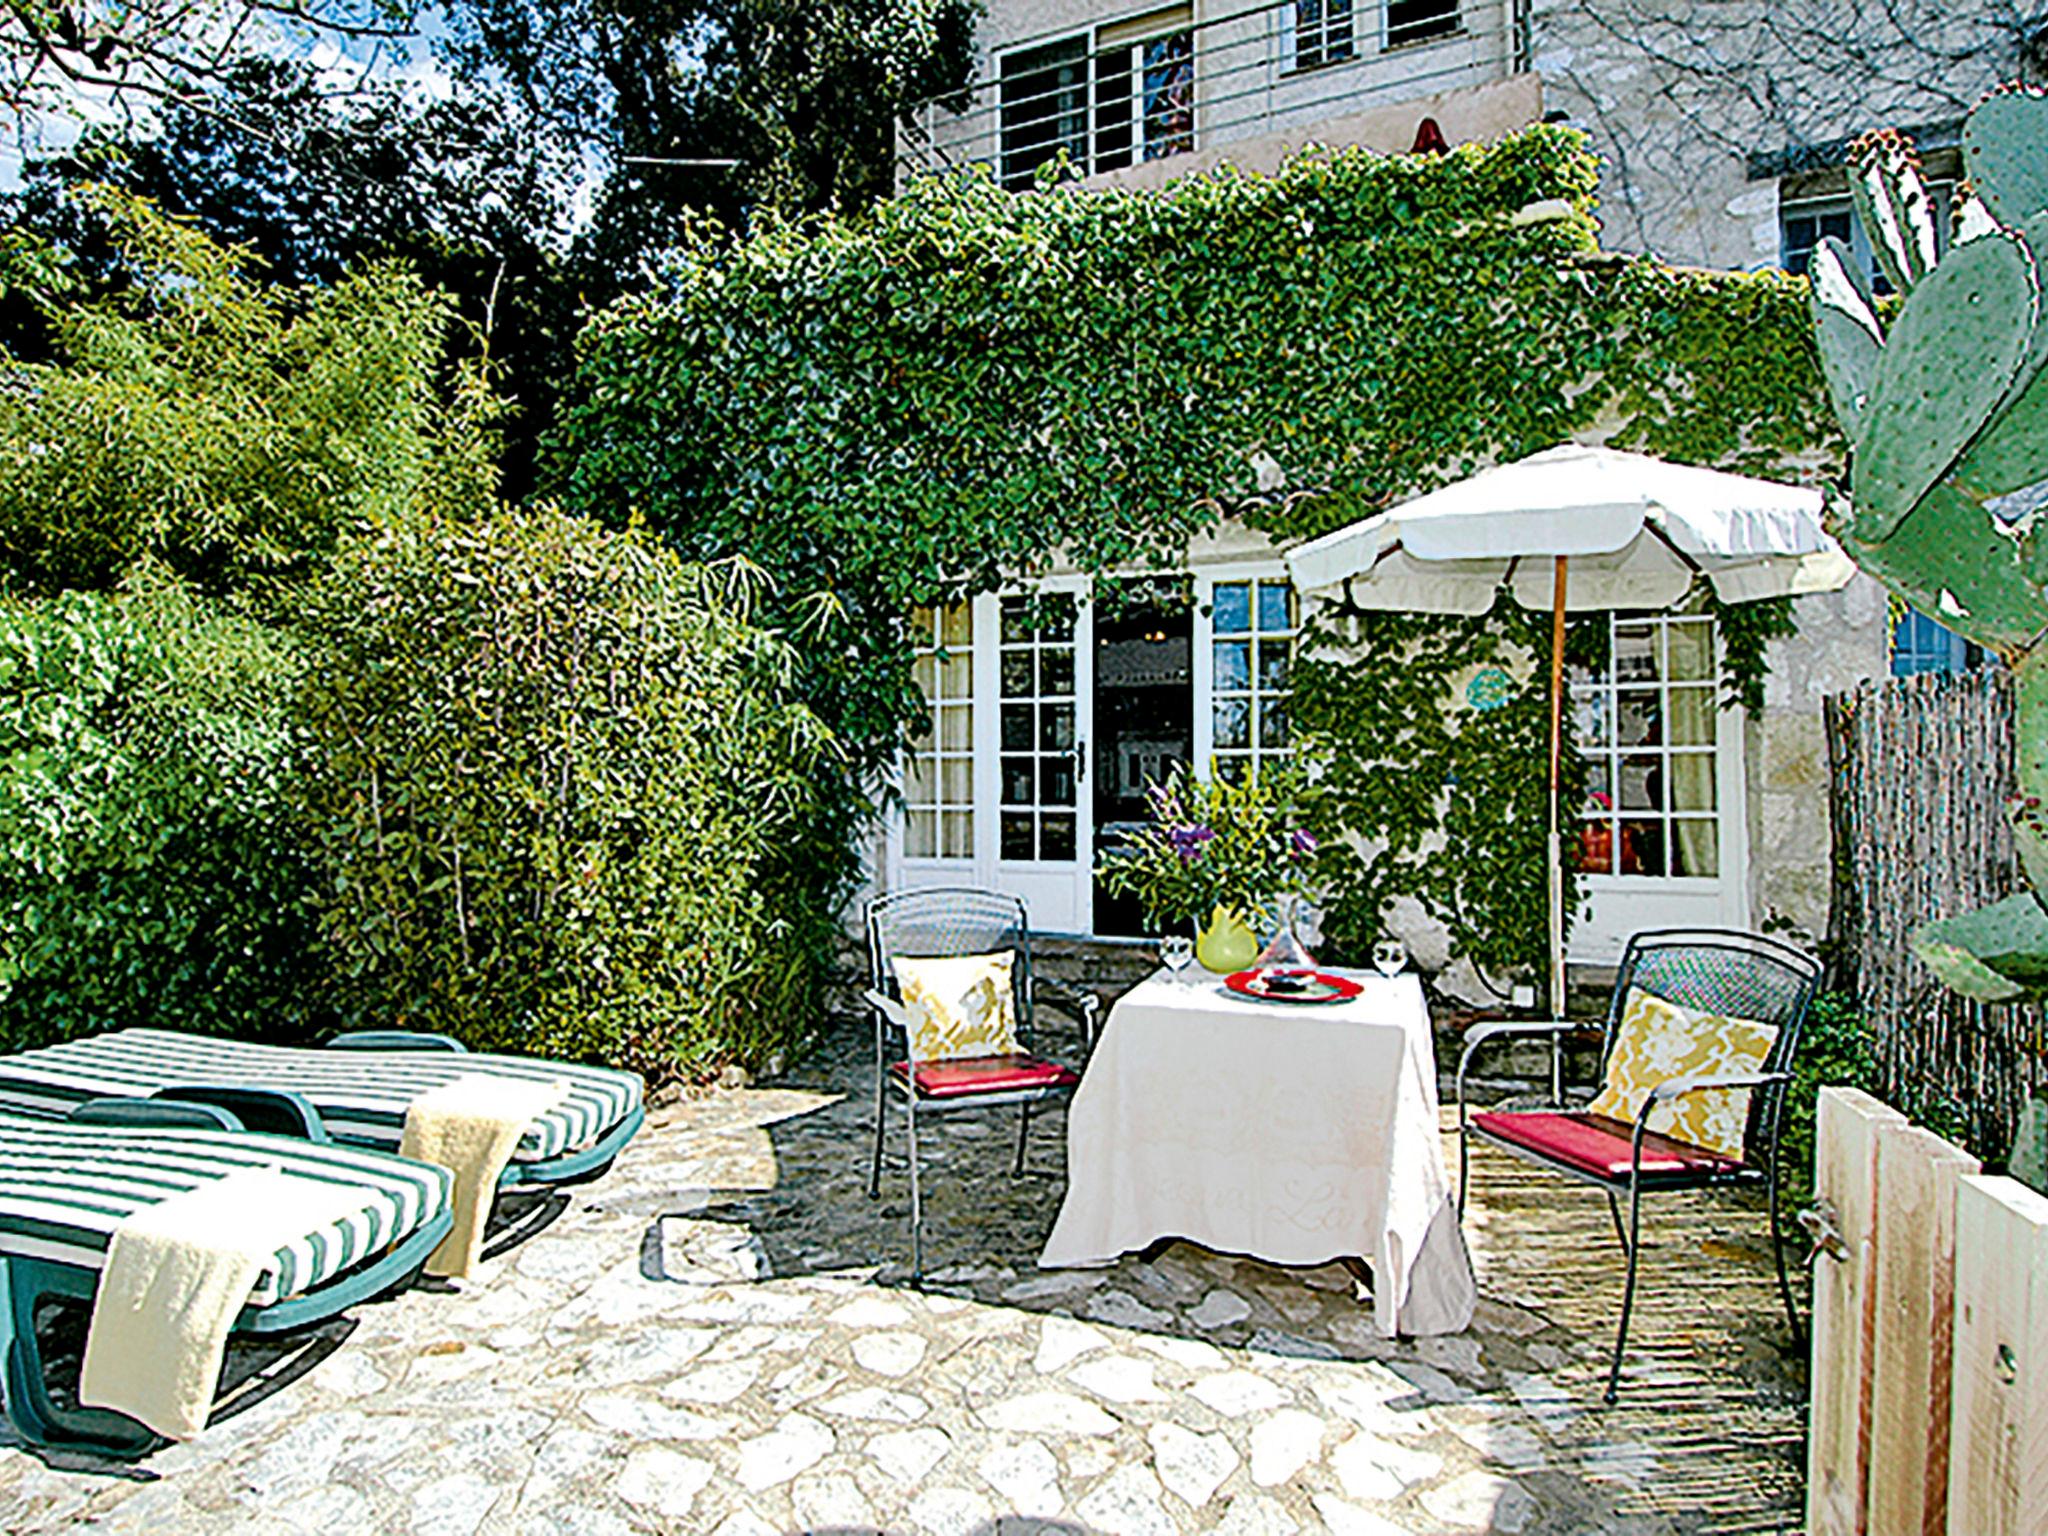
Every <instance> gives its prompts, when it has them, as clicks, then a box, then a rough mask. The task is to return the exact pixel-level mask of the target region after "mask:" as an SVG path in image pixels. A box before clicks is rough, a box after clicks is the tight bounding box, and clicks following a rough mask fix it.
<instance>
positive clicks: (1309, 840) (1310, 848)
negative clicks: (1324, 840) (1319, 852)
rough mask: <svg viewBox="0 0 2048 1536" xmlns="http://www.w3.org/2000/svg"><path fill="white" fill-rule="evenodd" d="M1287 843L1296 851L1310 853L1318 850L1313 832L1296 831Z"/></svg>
mask: <svg viewBox="0 0 2048 1536" xmlns="http://www.w3.org/2000/svg"><path fill="white" fill-rule="evenodd" d="M1287 843H1288V846H1289V847H1290V848H1292V849H1293V850H1294V851H1295V852H1296V853H1300V854H1310V853H1314V852H1315V851H1316V839H1315V834H1314V833H1313V832H1295V833H1293V834H1292V835H1291V836H1290V837H1289V838H1288V839H1287Z"/></svg>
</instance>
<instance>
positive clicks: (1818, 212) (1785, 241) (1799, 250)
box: [1778, 182, 1955, 293]
mask: <svg viewBox="0 0 2048 1536" xmlns="http://www.w3.org/2000/svg"><path fill="white" fill-rule="evenodd" d="M1927 191H1928V196H1929V198H1930V199H1931V200H1932V202H1933V204H1934V208H1933V212H1934V247H1935V250H1936V251H1937V252H1940V251H1946V250H1947V249H1948V240H1949V210H1950V209H1951V208H1952V207H1953V206H1954V203H1953V194H1954V191H1955V189H1954V188H1953V187H1952V186H1950V185H1949V184H1948V183H1946V182H1932V183H1930V184H1929V185H1928V188H1927ZM1829 236H1833V237H1834V238H1835V239H1837V240H1839V241H1841V242H1842V243H1843V244H1844V245H1846V246H1848V247H1849V253H1850V254H1851V255H1852V256H1853V257H1854V258H1855V259H1856V261H1857V262H1858V263H1859V264H1860V265H1861V266H1862V269H1863V270H1864V271H1865V272H1867V273H1868V274H1869V275H1870V282H1871V286H1872V287H1873V289H1874V290H1875V291H1876V292H1878V293H1890V292H1891V284H1890V283H1889V282H1888V281H1886V279H1885V275H1884V269H1883V268H1881V267H1880V266H1879V265H1878V263H1877V253H1876V252H1875V251H1873V250H1872V249H1871V248H1870V236H1869V235H1868V234H1866V233H1865V232H1864V229H1863V221H1862V220H1861V219H1859V218H1857V217H1856V210H1855V206H1854V205H1853V204H1852V203H1851V202H1850V201H1849V199H1848V198H1846V197H1818V198H1816V197H1808V198H1799V199H1797V200H1793V201H1786V202H1783V203H1780V204H1779V205H1778V264H1779V265H1780V266H1782V267H1783V268H1784V269H1785V270H1786V271H1787V272H1804V271H1806V270H1807V269H1808V268H1809V267H1810V266H1812V265H1813V253H1814V252H1815V251H1816V250H1818V249H1819V248H1820V243H1821V241H1822V240H1824V239H1826V238H1828V237H1829Z"/></svg>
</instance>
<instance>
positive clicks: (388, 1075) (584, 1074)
mask: <svg viewBox="0 0 2048 1536" xmlns="http://www.w3.org/2000/svg"><path fill="white" fill-rule="evenodd" d="M476 1074H483V1075H487V1076H499V1077H506V1078H516V1079H519V1080H521V1081H536V1080H537V1081H548V1080H550V1079H554V1080H565V1081H567V1082H568V1084H569V1097H568V1098H567V1099H566V1100H564V1101H563V1102H562V1103H561V1104H560V1105H558V1106H557V1107H556V1108H554V1109H551V1110H549V1111H548V1112H547V1113H546V1114H545V1115H543V1116H541V1117H540V1118H539V1119H538V1120H536V1121H535V1122H534V1123H533V1126H532V1127H531V1128H530V1129H529V1130H528V1131H527V1133H526V1134H525V1136H523V1137H522V1138H521V1139H520V1142H519V1147H518V1150H517V1151H516V1152H514V1154H513V1156H514V1157H516V1158H519V1159H520V1160H522V1161H527V1162H531V1161H535V1160H538V1159H541V1158H550V1157H559V1156H560V1155H561V1154H562V1153H564V1152H573V1151H575V1150H577V1149H579V1148H582V1147H587V1146H589V1145H590V1144H591V1143H592V1142H594V1141H596V1140H598V1139H599V1138H600V1137H602V1136H603V1135H604V1134H605V1133H606V1132H607V1131H609V1130H611V1129H612V1128H613V1127H614V1126H616V1125H617V1124H618V1123H619V1122H620V1121H621V1120H623V1119H625V1118H626V1116H628V1115H629V1114H631V1113H632V1112H633V1110H634V1109H635V1108H636V1107H638V1105H639V1103H640V1094H641V1082H640V1079H639V1078H638V1077H637V1076H636V1075H634V1074H633V1073H631V1072H615V1071H612V1070H610V1069H609V1068H605V1067H583V1066H574V1065H570V1064H568V1063H565V1062H559V1061H546V1060H541V1059H537V1058H533V1057H524V1056H481V1055H466V1054H458V1053H456V1052H453V1051H448V1052H443V1051H333V1050H305V1049H299V1048H295V1047H291V1046H279V1045H252V1044H249V1043H248V1042H246V1041H241V1040H217V1039H213V1038H211V1037H209V1036H205V1035H187V1034H180V1033H177V1032H175V1031H172V1030H165V1029H120V1030H115V1031H114V1032H113V1033H111V1034H105V1035H94V1036H92V1037H91V1038H90V1039H85V1040H70V1041H67V1042H65V1043H64V1044H62V1045H48V1046H44V1047H43V1048H42V1049H40V1050H34V1051H22V1052H20V1053H18V1054H16V1055H13V1056H0V1108H7V1109H18V1110H22V1111H24V1112H26V1113H28V1114H32V1115H55V1116H61V1115H65V1114H68V1113H69V1112H70V1111H71V1108H72V1106H74V1105H76V1104H81V1103H83V1102H85V1101H86V1100H88V1099H100V1098H115V1097H134V1098H148V1097H149V1096H150V1095H151V1094H153V1093H155V1092H156V1091H157V1090H158V1089H159V1088H170V1087H175V1086H179V1085H190V1084H195V1083H206V1084H210V1085H220V1084H233V1085H235V1086H237V1087H248V1088H275V1089H285V1090H289V1091H290V1092H293V1093H298V1094H303V1095H304V1096H305V1097H306V1098H307V1099H308V1100H310V1101H311V1103H312V1105H313V1107H314V1108H315V1109H317V1110H319V1111H320V1117H321V1119H323V1120H325V1121H326V1122H327V1129H328V1130H329V1131H330V1132H332V1133H333V1135H334V1136H335V1137H336V1138H337V1139H339V1140H342V1141H355V1142H361V1143H363V1144H365V1145H367V1146H383V1147H390V1148H391V1149H393V1150H394V1151H395V1150H396V1149H397V1147H398V1143H399V1140H400V1138H401V1137H402V1136H403V1135H404V1133H405V1110H406V1106H407V1105H409V1104H410V1103H412V1101H413V1100H414V1099H416V1098H418V1097H419V1095H420V1094H422V1093H424V1092H425V1091H426V1090H427V1089H429V1088H433V1087H435V1086H437V1085H439V1084H441V1083H445V1082H448V1081H450V1080H451V1079H453V1078H457V1077H468V1076H472V1075H476Z"/></svg>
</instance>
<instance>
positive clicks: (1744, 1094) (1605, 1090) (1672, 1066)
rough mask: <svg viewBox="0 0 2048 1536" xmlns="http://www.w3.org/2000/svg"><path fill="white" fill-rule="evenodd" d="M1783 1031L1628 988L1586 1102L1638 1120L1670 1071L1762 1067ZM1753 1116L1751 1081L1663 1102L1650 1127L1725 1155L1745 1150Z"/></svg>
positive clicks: (1700, 1073)
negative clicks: (1603, 1072)
mask: <svg viewBox="0 0 2048 1536" xmlns="http://www.w3.org/2000/svg"><path fill="white" fill-rule="evenodd" d="M1777 1038H1778V1031H1777V1030H1776V1029H1774V1028H1773V1027H1772V1026H1770V1025H1768V1024H1759V1023H1757V1021H1756V1020H1754V1019H1736V1018H1724V1017H1722V1016H1721V1015H1719V1014H1714V1013H1698V1012H1695V1011H1694V1010H1693V1009H1690V1008H1685V1007H1681V1006H1680V1005H1679V1004H1677V1003H1674V1002H1669V1001H1667V1000H1666V999H1664V998H1661V997H1658V996H1657V995H1656V994H1655V993H1651V992H1645V991H1643V990H1642V989H1641V988H1640V987H1630V988H1629V989H1628V998H1627V1000H1626V1001H1625V1002H1624V1003H1623V1005H1622V1010H1621V1026H1620V1028H1619V1029H1618V1030H1617V1031H1616V1032H1615V1037H1614V1051H1613V1054H1611V1055H1610V1056H1609V1057H1608V1058H1607V1081H1606V1083H1605V1085H1603V1086H1602V1088H1601V1089H1600V1093H1599V1095H1598V1097H1596V1098H1595V1099H1594V1100H1593V1102H1592V1103H1591V1104H1589V1105H1588V1106H1587V1109H1588V1110H1589V1111H1590V1112H1591V1113H1593V1114H1596V1115H1608V1116H1611V1117H1613V1118H1614V1119H1616V1120H1622V1121H1626V1122H1627V1123H1628V1124H1630V1125H1634V1124H1635V1120H1636V1116H1637V1115H1638V1114H1639V1113H1640V1112H1641V1111H1642V1107H1643V1101H1644V1100H1645V1099H1647V1098H1648V1097H1649V1096H1650V1090H1651V1089H1652V1088H1654V1087H1655V1086H1656V1085H1657V1084H1658V1083H1661V1082H1663V1081H1664V1080H1665V1079H1667V1078H1673V1077H1721V1076H1725V1075H1731V1074H1739V1073H1746V1072H1757V1071H1761V1070H1762V1068H1763V1064H1764V1058H1765V1057H1766V1056H1768V1055H1769V1054H1770V1051H1771V1043H1772V1042H1773V1041H1774V1040H1776V1039H1777ZM1748 1121H1749V1090H1748V1089H1747V1088H1710V1089H1705V1090H1703V1091H1701V1092H1699V1093H1688V1094H1686V1095H1685V1096H1684V1097H1683V1098H1679V1099H1673V1100H1672V1101H1671V1102H1670V1103H1668V1104H1660V1105H1659V1106H1658V1107H1657V1108H1656V1109H1654V1110H1652V1111H1651V1113H1650V1129H1651V1130H1653V1131H1658V1132H1661V1133H1662V1134H1663V1135H1666V1136H1670V1137H1674V1138H1676V1139H1677V1140H1679V1141H1683V1142H1687V1143H1689V1144H1690V1145H1692V1146H1695V1147H1704V1148H1705V1149H1706V1150H1707V1151H1709V1152H1718V1153H1720V1154H1721V1155H1722V1156H1724V1157H1734V1158H1739V1157H1741V1156H1742V1132H1743V1128H1744V1127H1745V1126H1746V1125H1747V1124H1748Z"/></svg>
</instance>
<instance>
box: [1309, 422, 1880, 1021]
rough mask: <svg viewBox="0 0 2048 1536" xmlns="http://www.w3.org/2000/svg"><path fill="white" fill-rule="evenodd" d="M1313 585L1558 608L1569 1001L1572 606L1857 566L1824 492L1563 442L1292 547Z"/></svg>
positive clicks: (1383, 602) (1393, 602) (1460, 604)
mask: <svg viewBox="0 0 2048 1536" xmlns="http://www.w3.org/2000/svg"><path fill="white" fill-rule="evenodd" d="M1287 563H1288V566H1289V568H1290V570H1291V572H1292V574H1293V577H1294V584H1295V586H1296V587H1297V588H1299V589H1301V590H1302V591H1304V592H1312V591H1315V590H1317V589H1319V588H1330V587H1337V586H1342V587H1343V588H1344V589H1345V592H1346V595H1347V596H1348V597H1349V598H1350V599H1351V600H1352V601H1353V602H1355V603H1357V604H1359V605H1360V606H1361V607H1366V608H1390V609H1400V610H1404V611H1408V612H1415V613H1455V614H1467V615H1476V614H1482V613H1485V612H1486V611H1487V610H1488V609H1489V608H1491V607H1492V606H1493V602H1494V597H1495V595H1496V594H1497V593H1498V592H1499V591H1500V588H1501V586H1502V584H1503V583H1506V584H1507V585H1508V586H1509V587H1510V588H1511V589H1512V590H1513V592H1514V595H1515V600H1516V601H1517V602H1519V603H1520V604H1521V605H1522V606H1523V607H1525V608H1531V609H1536V610H1538V611H1541V610H1542V609H1545V608H1548V609H1549V610H1550V611H1551V616H1552V622H1551V637H1550V824H1549V841H1548V848H1549V856H1550V914H1549V915H1550V998H1551V1006H1552V1007H1553V1008H1555V1009H1558V1010H1559V1011H1560V1012H1561V1011H1562V1008H1563V1003H1564V870H1563V866H1562V863H1561V862H1560V859H1559V844H1558V824H1557V823H1558V805H1557V801H1558V757H1559V750H1560V742H1561V740H1562V737H1563V730H1564V618H1565V614H1566V613H1567V612H1574V613H1586V612H1594V611H1599V610H1603V609H1614V608H1629V609H1649V608H1668V607H1670V606H1671V605H1672V604H1673V603H1676V602H1678V601H1679V600H1680V599H1681V598H1683V597H1684V596H1685V594H1686V593H1687V592H1688V591H1690V590H1691V588H1692V584H1693V582H1694V581H1695V580H1697V579H1701V578H1704V579H1705V580H1707V581H1709V582H1711V583H1712V584H1713V588H1714V591H1715V592H1716V593H1717V594H1719V596H1720V598H1721V600H1722V601H1723V602H1736V603H1740V602H1750V601H1753V600H1755V599H1758V598H1765V597H1778V596H1783V595H1786V594H1789V593H1800V592H1831V591H1834V590H1835V589H1837V588H1839V587H1842V586H1844V585H1846V584H1847V583H1848V581H1849V578H1850V577H1851V576H1852V575H1854V574H1855V567H1854V566H1853V565H1852V564H1851V563H1850V561H1849V558H1848V557H1847V556H1846V555H1844V554H1843V553H1842V551H1841V549H1840V548H1839V547H1838V546H1837V545H1836V543H1835V541H1834V540H1833V539H1831V538H1830V537H1828V534H1827V532H1826V530H1825V529H1824V528H1823V527H1822V526H1821V493H1820V492H1819V491H1817V490H1807V489H1802V488H1800V487H1797V486H1790V485H1779V484H1777V483H1775V482H1773V481H1769V480H1753V479H1750V478H1748V477H1746V476H1743V475H1729V474H1722V473H1721V472H1719V471H1718V470H1711V469H1692V468H1689V467H1687V466H1684V465H1680V464H1667V463H1665V462H1664V461H1663V460H1661V459H1653V458H1648V457H1645V456H1644V455H1642V454H1636V453H1621V452H1618V451H1616V450H1614V449H1611V448H1585V447H1580V446H1578V445H1577V444H1572V443H1567V444H1565V445H1564V446H1562V447H1558V448H1551V449H1547V450H1545V451H1544V452H1542V453H1538V454H1534V455H1532V456H1531V457H1529V458H1526V459H1519V460H1517V461H1516V462H1514V463H1512V464H1503V465H1500V466H1498V467H1496V468H1493V469H1488V470H1482V471H1480V473H1478V474H1476V475H1473V476H1472V477H1471V478H1470V479H1467V480H1460V481H1458V482H1457V483H1456V484H1455V485H1447V486H1445V487H1444V488H1443V489H1442V490H1439V491H1432V492H1430V493H1429V494H1428V495H1426V496H1420V497H1417V498H1416V499H1415V500H1414V501H1410V502H1405V503H1403V504H1402V505H1400V506H1397V507H1391V508H1389V509H1388V510H1387V511H1385V512H1382V513H1379V514H1378V515H1377V516H1374V517H1369V518H1367V519H1366V520H1365V521H1364V522H1360V523H1354V524H1352V525H1351V526H1350V527H1348V528H1340V529H1338V530H1337V531H1336V532H1335V533H1331V534H1326V535H1325V536H1324V537H1322V538H1320V539H1317V540H1315V541H1313V542H1312V543H1309V544H1304V545H1303V546H1302V547H1301V548H1299V549H1297V550H1295V551H1294V552H1293V553H1292V554H1290V555H1289V556H1288V560H1287Z"/></svg>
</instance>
